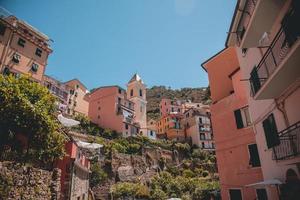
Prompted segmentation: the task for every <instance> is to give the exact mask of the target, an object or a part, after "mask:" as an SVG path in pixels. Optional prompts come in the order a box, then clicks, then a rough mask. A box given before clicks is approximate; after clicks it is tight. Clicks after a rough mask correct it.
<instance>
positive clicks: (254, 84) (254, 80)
mask: <svg viewBox="0 0 300 200" xmlns="http://www.w3.org/2000/svg"><path fill="white" fill-rule="evenodd" d="M250 81H251V89H252V92H253V94H254V95H255V94H256V93H257V91H258V90H259V89H260V87H261V84H260V80H259V76H258V73H257V68H256V66H254V68H253V70H252V71H251V73H250Z"/></svg>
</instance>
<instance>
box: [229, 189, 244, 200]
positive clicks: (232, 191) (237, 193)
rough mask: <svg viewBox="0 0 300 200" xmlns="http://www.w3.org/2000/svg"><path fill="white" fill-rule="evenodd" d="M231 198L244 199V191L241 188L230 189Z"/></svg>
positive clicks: (231, 199) (233, 199) (234, 199)
mask: <svg viewBox="0 0 300 200" xmlns="http://www.w3.org/2000/svg"><path fill="white" fill-rule="evenodd" d="M229 196H230V200H243V198H242V191H241V190H239V189H229Z"/></svg>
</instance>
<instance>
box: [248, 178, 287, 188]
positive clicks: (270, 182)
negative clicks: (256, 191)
mask: <svg viewBox="0 0 300 200" xmlns="http://www.w3.org/2000/svg"><path fill="white" fill-rule="evenodd" d="M281 184H282V182H281V181H280V180H277V179H269V180H265V181H262V182H258V183H252V184H249V185H245V187H265V186H269V185H281Z"/></svg>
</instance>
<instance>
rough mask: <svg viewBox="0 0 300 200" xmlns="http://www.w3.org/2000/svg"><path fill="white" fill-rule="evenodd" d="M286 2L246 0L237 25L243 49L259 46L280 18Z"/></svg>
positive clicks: (242, 3) (239, 41) (238, 40)
mask: <svg viewBox="0 0 300 200" xmlns="http://www.w3.org/2000/svg"><path fill="white" fill-rule="evenodd" d="M283 4H284V1H282V0H246V1H241V4H240V6H241V5H242V6H244V8H243V10H239V11H240V12H241V14H240V15H241V17H240V20H239V22H238V24H237V30H236V35H237V42H238V44H239V46H240V47H241V48H250V47H257V46H259V40H260V39H261V37H262V36H263V34H264V33H265V32H269V31H270V30H271V28H272V26H273V24H274V21H275V20H276V18H277V17H278V14H279V13H280V10H281V8H282V7H283Z"/></svg>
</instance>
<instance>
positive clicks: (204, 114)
mask: <svg viewBox="0 0 300 200" xmlns="http://www.w3.org/2000/svg"><path fill="white" fill-rule="evenodd" d="M196 107H197V106H196ZM183 116H184V118H183V119H182V121H181V123H182V125H183V127H184V131H185V133H186V137H187V138H186V140H187V141H189V142H190V143H191V144H193V145H197V146H198V147H200V148H201V149H203V150H214V149H215V144H214V141H213V132H212V128H211V122H210V110H209V106H205V107H202V108H200V107H199V108H193V107H192V108H190V109H188V110H187V111H185V112H184V113H183Z"/></svg>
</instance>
